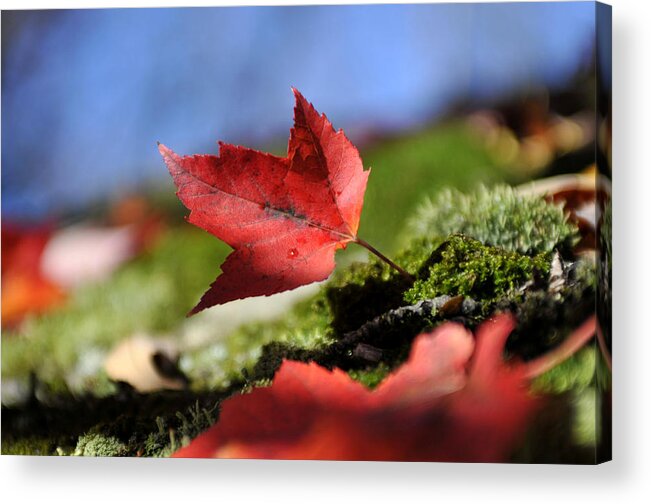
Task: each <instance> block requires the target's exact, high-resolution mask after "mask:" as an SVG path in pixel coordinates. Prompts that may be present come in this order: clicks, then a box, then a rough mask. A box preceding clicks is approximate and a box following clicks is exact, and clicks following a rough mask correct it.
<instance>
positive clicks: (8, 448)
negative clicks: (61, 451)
mask: <svg viewBox="0 0 651 504" xmlns="http://www.w3.org/2000/svg"><path fill="white" fill-rule="evenodd" d="M6 437H7V436H4V435H3V437H2V455H54V454H56V449H57V445H56V442H55V441H54V440H52V439H51V438H48V437H41V436H28V437H24V438H18V439H13V438H12V439H6Z"/></svg>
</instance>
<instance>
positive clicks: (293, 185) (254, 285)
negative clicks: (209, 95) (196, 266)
mask: <svg viewBox="0 0 651 504" xmlns="http://www.w3.org/2000/svg"><path fill="white" fill-rule="evenodd" d="M293 91H294V95H295V96H296V106H295V108H294V128H293V129H292V130H291V134H290V138H289V146H288V149H287V157H284V158H280V157H276V156H272V155H270V154H266V153H262V152H258V151H255V150H252V149H247V148H244V147H236V146H233V145H229V144H224V143H221V142H220V143H219V145H220V150H219V156H211V155H202V156H186V157H181V156H179V155H177V154H175V153H174V152H172V151H171V150H170V149H168V148H167V147H165V146H164V145H159V150H160V152H161V154H162V156H163V158H164V159H165V162H166V164H167V166H168V168H169V171H170V173H171V174H172V177H173V178H174V182H175V184H176V186H177V187H178V192H177V195H178V196H179V198H180V199H181V201H182V202H183V204H184V205H185V206H186V207H187V208H188V209H189V210H190V216H189V221H190V222H191V223H193V224H195V225H197V226H199V227H201V228H203V229H205V230H206V231H208V232H209V233H212V234H213V235H215V236H216V237H218V238H219V239H220V240H223V241H225V242H226V243H228V244H229V245H230V246H231V247H233V248H234V249H235V250H234V251H233V252H232V253H231V254H230V255H229V256H228V258H227V259H226V261H225V262H224V264H222V266H221V269H222V272H223V273H222V274H221V275H220V276H218V277H217V279H216V280H215V282H214V283H213V284H212V285H211V286H210V289H209V290H208V291H207V292H206V293H205V294H204V295H203V297H202V298H201V301H200V302H199V304H198V305H197V306H196V307H195V308H194V309H193V310H192V311H191V313H196V312H199V311H201V310H203V309H205V308H208V307H210V306H213V305H216V304H222V303H226V302H228V301H232V300H234V299H240V298H245V297H249V296H260V295H270V294H274V293H276V292H281V291H285V290H289V289H293V288H295V287H298V286H300V285H304V284H307V283H311V282H315V281H319V280H324V279H325V278H327V277H328V276H329V275H330V273H331V272H332V270H333V269H334V267H335V262H334V254H335V250H336V249H337V248H341V247H345V245H346V244H347V243H348V242H351V241H355V242H357V243H360V240H358V238H357V236H356V234H357V227H358V224H359V217H360V213H361V210H362V204H363V200H364V192H365V190H366V182H367V179H368V175H369V171H364V169H363V166H362V161H361V159H360V157H359V153H358V152H357V149H356V148H355V147H354V146H353V144H352V143H351V142H350V141H349V140H348V138H346V136H345V135H344V133H343V131H341V130H339V131H335V130H334V129H333V127H332V125H331V124H330V122H329V121H328V119H327V118H326V116H325V115H319V113H318V112H317V111H316V110H315V109H314V107H313V106H312V105H311V104H310V103H308V102H307V101H306V100H305V98H303V96H302V95H301V94H300V93H299V92H298V91H296V90H295V89H294V90H293ZM363 245H364V246H366V244H365V243H363Z"/></svg>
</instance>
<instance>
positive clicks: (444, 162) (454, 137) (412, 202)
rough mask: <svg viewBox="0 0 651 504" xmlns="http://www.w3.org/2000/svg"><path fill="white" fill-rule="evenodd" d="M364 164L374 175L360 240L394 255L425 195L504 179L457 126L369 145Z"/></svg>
mask: <svg viewBox="0 0 651 504" xmlns="http://www.w3.org/2000/svg"><path fill="white" fill-rule="evenodd" d="M362 160H363V161H364V166H369V167H371V170H372V172H371V178H370V181H369V184H368V187H367V189H366V195H365V197H364V211H363V212H362V218H361V223H360V233H359V234H360V236H361V237H363V238H364V239H365V240H366V241H368V242H369V243H372V244H373V246H374V247H376V248H378V249H379V250H381V251H382V252H384V253H386V254H392V255H393V254H394V253H395V251H397V250H399V249H400V248H401V247H400V243H399V241H398V240H397V237H398V236H399V235H400V234H401V233H402V232H403V230H404V223H405V221H406V220H407V219H408V218H409V216H411V215H412V214H413V213H414V210H415V209H416V206H417V205H418V202H419V201H421V200H422V198H423V197H424V196H425V195H427V194H434V193H436V192H437V191H440V190H441V189H442V188H444V187H446V186H452V187H457V188H459V189H461V190H468V189H471V188H472V187H474V186H476V185H477V184H478V183H495V182H503V181H505V180H506V178H507V172H506V171H505V170H504V169H502V168H501V167H500V166H499V165H498V164H496V163H495V162H494V158H493V156H491V153H490V151H489V150H488V149H487V148H486V146H485V145H484V143H483V142H482V141H481V140H480V139H478V138H477V136H476V135H475V134H474V133H473V132H472V131H471V130H470V129H469V128H468V127H467V125H466V123H465V122H464V121H459V120H457V121H449V122H445V123H442V124H440V125H438V126H436V127H434V128H431V129H427V130H425V131H421V132H414V133H411V134H410V135H408V136H405V137H403V138H396V139H393V140H388V141H384V142H381V143H377V144H375V145H371V146H369V148H367V149H363V150H362ZM509 176H510V175H509ZM509 182H514V180H509ZM442 234H443V235H446V234H448V233H442ZM349 248H350V249H352V247H349Z"/></svg>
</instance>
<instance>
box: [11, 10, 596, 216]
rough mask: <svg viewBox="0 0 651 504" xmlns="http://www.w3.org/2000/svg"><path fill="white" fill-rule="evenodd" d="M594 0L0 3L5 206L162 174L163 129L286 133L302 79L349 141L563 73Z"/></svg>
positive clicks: (35, 207)
mask: <svg viewBox="0 0 651 504" xmlns="http://www.w3.org/2000/svg"><path fill="white" fill-rule="evenodd" d="M594 9H595V7H594V3H592V2H567V3H565V2H564V3H533V4H530V3H526V4H525V3H515V4H511V3H503V4H456V5H455V4H438V5H436V4H434V5H382V6H368V5H367V6H336V7H252V8H244V7H240V8H194V9H128V10H125V9H122V10H68V11H4V12H3V13H2V210H3V216H4V217H40V216H44V215H46V214H48V213H50V214H51V213H56V212H60V211H63V210H65V209H69V208H73V207H78V206H80V205H84V204H87V203H89V202H91V201H93V200H95V199H97V198H102V197H105V196H107V195H111V194H116V193H118V192H119V191H122V190H124V189H128V188H129V187H132V186H133V185H134V184H137V183H140V182H142V181H145V180H151V179H155V178H162V177H167V172H166V169H165V167H164V164H163V163H162V161H161V159H160V157H159V155H158V152H157V149H156V141H157V140H160V141H162V142H164V143H165V144H167V145H168V146H170V147H172V148H173V149H174V150H176V151H177V152H180V153H193V152H210V153H216V152H217V146H216V145H215V143H214V142H215V141H216V140H224V141H226V142H230V143H238V144H245V145H248V146H251V147H264V146H268V145H269V142H272V141H278V140H280V141H281V142H283V143H284V142H285V141H286V138H287V136H288V133H289V128H290V126H291V119H292V94H291V92H290V86H295V87H297V88H298V89H299V90H300V91H301V92H302V93H303V94H304V95H305V96H306V97H307V98H308V99H309V100H310V101H312V102H314V104H315V105H316V107H317V108H318V109H319V110H320V111H325V112H326V113H327V114H328V116H329V117H330V119H331V120H332V121H333V122H334V124H335V126H336V127H338V128H339V127H342V128H344V129H346V131H347V132H348V133H349V136H351V137H352V139H353V141H355V139H356V137H358V138H359V137H360V136H361V135H362V134H363V133H364V132H365V131H369V130H381V131H384V132H386V131H400V130H403V129H405V128H413V127H418V126H419V125H422V124H425V123H427V122H430V121H432V120H433V119H435V118H436V116H437V115H439V114H441V113H443V112H445V111H446V108H447V107H448V106H450V105H452V104H453V102H455V101H458V100H464V99H468V100H470V99H474V100H481V99H490V98H495V97H501V96H506V95H508V94H509V93H512V92H516V91H518V90H520V89H523V88H526V87H528V86H539V85H545V86H551V87H557V86H562V85H564V84H565V83H567V81H568V80H569V79H570V78H571V77H572V76H573V75H574V74H575V72H576V71H577V70H579V69H580V68H585V67H586V66H588V65H589V64H590V62H591V59H592V57H593V53H592V51H593V42H594V29H595V28H594Z"/></svg>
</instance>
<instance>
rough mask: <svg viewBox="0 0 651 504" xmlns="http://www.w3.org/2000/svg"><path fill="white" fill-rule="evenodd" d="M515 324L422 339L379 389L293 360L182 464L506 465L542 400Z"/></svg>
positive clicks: (505, 319) (443, 330)
mask: <svg viewBox="0 0 651 504" xmlns="http://www.w3.org/2000/svg"><path fill="white" fill-rule="evenodd" d="M513 325H514V321H513V318H512V317H511V316H509V315H499V316H497V317H496V318H494V319H492V320H490V321H488V322H486V323H484V324H483V325H482V326H481V327H480V328H479V330H478V332H477V335H476V341H477V342H476V344H475V338H473V336H472V334H471V333H470V332H469V331H468V330H466V329H465V328H464V327H463V326H461V325H459V324H455V323H447V324H444V325H443V326H441V327H439V328H438V329H436V330H434V331H433V332H431V333H426V334H422V335H420V336H418V337H417V339H416V340H415V342H414V344H413V347H412V350H411V354H410V357H409V359H408V361H407V362H406V363H405V364H404V365H403V366H402V367H401V368H400V369H398V371H397V372H395V373H394V374H392V375H390V376H389V377H388V378H387V379H386V380H385V381H384V382H383V383H381V384H380V385H379V386H378V388H377V389H376V390H374V391H370V390H368V389H366V388H365V387H364V386H362V385H361V384H360V383H358V382H355V381H353V380H352V379H351V378H350V377H349V376H348V375H347V374H346V373H344V372H343V371H341V370H338V369H335V370H333V371H328V370H327V369H324V368H322V367H320V366H318V365H317V364H314V363H310V364H305V363H300V362H292V361H284V362H283V364H282V365H281V367H280V369H279V370H278V372H277V374H276V377H275V379H274V381H273V384H272V385H271V386H270V387H268V388H258V389H255V390H253V392H251V393H249V394H245V395H240V396H236V397H233V398H231V399H229V400H227V401H225V402H224V404H223V407H222V412H221V415H220V418H219V421H218V422H217V423H216V424H215V425H214V426H213V427H211V428H210V429H209V430H207V431H206V432H205V433H203V434H201V435H200V436H199V437H197V438H196V439H195V440H194V441H193V442H192V443H191V444H190V445H189V446H187V447H185V448H182V449H181V450H179V451H177V452H176V453H175V455H174V456H176V457H220V458H273V459H331V460H408V461H463V462H491V461H502V460H505V459H506V458H507V457H508V456H509V454H510V453H511V452H512V450H513V448H514V446H515V444H516V443H517V441H518V440H519V439H520V438H521V436H522V434H523V433H524V430H525V429H526V427H527V423H528V420H529V418H530V417H531V415H532V414H533V413H534V412H535V411H536V409H537V406H538V402H539V401H538V400H537V399H536V398H534V397H532V396H531V395H530V394H529V393H528V390H527V389H528V380H527V376H526V372H527V368H526V366H523V365H519V364H515V365H509V364H506V363H504V362H503V361H502V350H503V348H504V344H505V342H506V339H507V337H508V335H509V333H510V332H511V330H512V328H513Z"/></svg>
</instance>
